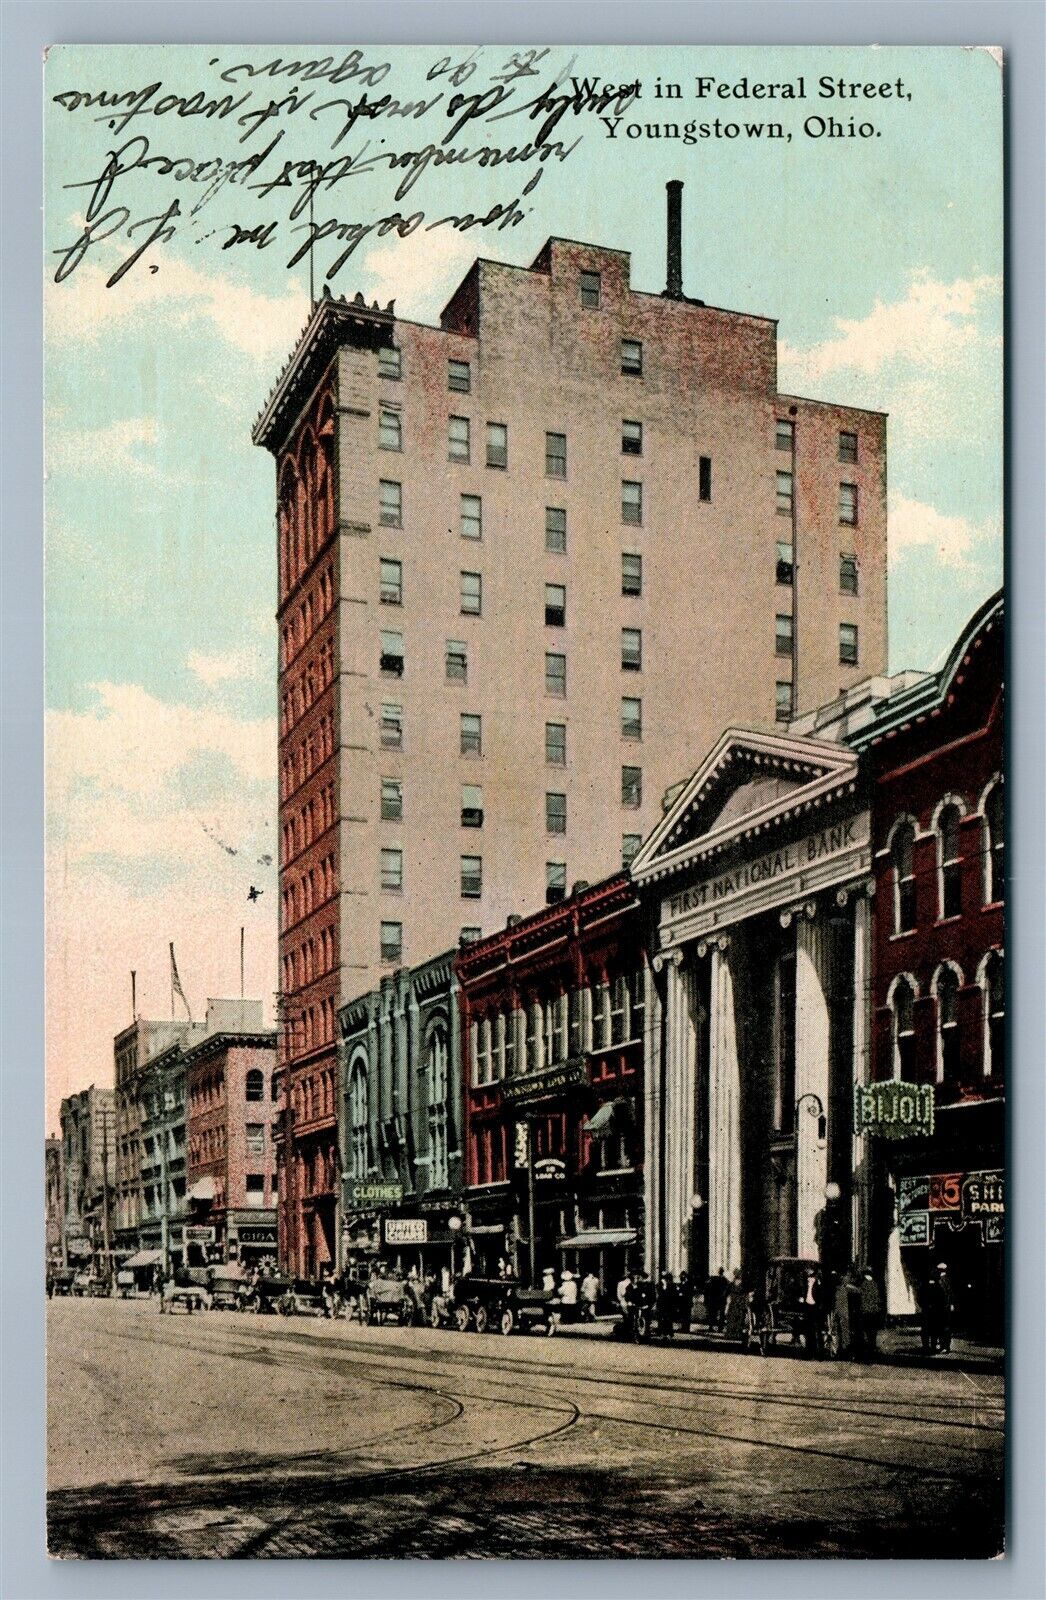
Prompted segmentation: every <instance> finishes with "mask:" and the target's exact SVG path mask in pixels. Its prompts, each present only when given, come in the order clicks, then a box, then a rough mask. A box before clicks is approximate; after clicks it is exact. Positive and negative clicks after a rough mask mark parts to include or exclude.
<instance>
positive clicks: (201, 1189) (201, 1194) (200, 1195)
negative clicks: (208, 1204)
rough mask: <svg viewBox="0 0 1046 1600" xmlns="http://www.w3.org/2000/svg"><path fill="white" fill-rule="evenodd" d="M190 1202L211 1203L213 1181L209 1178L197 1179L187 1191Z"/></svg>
mask: <svg viewBox="0 0 1046 1600" xmlns="http://www.w3.org/2000/svg"><path fill="white" fill-rule="evenodd" d="M189 1199H190V1200H199V1201H200V1202H201V1203H203V1202H204V1201H211V1200H213V1199H214V1179H213V1178H211V1177H206V1178H197V1180H196V1182H195V1183H194V1184H193V1186H192V1188H191V1189H190V1190H189Z"/></svg>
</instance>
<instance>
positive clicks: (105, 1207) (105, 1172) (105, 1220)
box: [102, 1109, 113, 1279]
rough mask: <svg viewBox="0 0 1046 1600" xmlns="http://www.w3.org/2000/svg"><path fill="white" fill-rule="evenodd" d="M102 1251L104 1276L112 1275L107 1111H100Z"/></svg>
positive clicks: (110, 1276)
mask: <svg viewBox="0 0 1046 1600" xmlns="http://www.w3.org/2000/svg"><path fill="white" fill-rule="evenodd" d="M102 1251H103V1254H104V1256H105V1276H106V1278H107V1279H111V1278H112V1275H113V1261H112V1250H111V1248H110V1243H109V1112H108V1110H107V1109H103V1111H102Z"/></svg>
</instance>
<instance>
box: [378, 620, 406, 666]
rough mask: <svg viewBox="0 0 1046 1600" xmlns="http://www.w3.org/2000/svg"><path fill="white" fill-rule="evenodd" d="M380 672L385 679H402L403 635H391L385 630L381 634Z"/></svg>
mask: <svg viewBox="0 0 1046 1600" xmlns="http://www.w3.org/2000/svg"><path fill="white" fill-rule="evenodd" d="M381 671H382V674H383V676H384V677H386V678H402V676H403V635H402V633H391V632H389V631H388V630H386V629H384V628H383V629H382V632H381Z"/></svg>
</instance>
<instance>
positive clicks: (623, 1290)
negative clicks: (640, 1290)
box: [614, 1267, 632, 1317]
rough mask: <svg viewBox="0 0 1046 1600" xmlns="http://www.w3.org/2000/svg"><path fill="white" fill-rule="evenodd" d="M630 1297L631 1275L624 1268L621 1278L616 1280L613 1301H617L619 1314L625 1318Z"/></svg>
mask: <svg viewBox="0 0 1046 1600" xmlns="http://www.w3.org/2000/svg"><path fill="white" fill-rule="evenodd" d="M631 1296H632V1274H631V1273H630V1272H629V1270H628V1268H627V1267H626V1268H625V1270H624V1272H623V1273H622V1275H621V1277H620V1278H619V1279H618V1284H617V1289H616V1290H615V1292H614V1299H615V1300H616V1301H617V1303H618V1308H619V1310H620V1312H621V1315H622V1316H623V1317H627V1316H628V1310H629V1306H630V1305H631V1303H632V1299H631Z"/></svg>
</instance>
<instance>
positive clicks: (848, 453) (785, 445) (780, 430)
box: [774, 417, 857, 466]
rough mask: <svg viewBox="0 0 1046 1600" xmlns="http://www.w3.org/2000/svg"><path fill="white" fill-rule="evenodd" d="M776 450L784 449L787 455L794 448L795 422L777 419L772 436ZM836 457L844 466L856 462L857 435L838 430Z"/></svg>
mask: <svg viewBox="0 0 1046 1600" xmlns="http://www.w3.org/2000/svg"><path fill="white" fill-rule="evenodd" d="M774 443H775V444H776V446H777V448H778V450H786V451H787V452H788V454H789V455H791V454H792V453H793V451H794V450H795V423H794V422H789V421H788V420H787V419H786V418H784V417H780V418H778V421H777V427H776V434H775V438H774ZM836 459H837V460H838V461H840V462H842V463H843V465H846V466H851V465H852V466H856V464H857V435H856V433H849V432H847V431H845V430H840V433H839V442H838V447H837V456H836Z"/></svg>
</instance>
